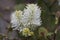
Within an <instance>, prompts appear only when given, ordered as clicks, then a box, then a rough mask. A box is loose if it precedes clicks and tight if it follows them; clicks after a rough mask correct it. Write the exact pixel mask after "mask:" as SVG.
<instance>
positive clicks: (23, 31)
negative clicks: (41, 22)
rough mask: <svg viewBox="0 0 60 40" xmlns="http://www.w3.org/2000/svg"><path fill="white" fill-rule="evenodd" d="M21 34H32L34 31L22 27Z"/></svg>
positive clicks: (26, 35)
mask: <svg viewBox="0 0 60 40" xmlns="http://www.w3.org/2000/svg"><path fill="white" fill-rule="evenodd" d="M22 35H23V36H25V37H28V36H32V35H34V32H32V31H30V29H29V28H23V30H22Z"/></svg>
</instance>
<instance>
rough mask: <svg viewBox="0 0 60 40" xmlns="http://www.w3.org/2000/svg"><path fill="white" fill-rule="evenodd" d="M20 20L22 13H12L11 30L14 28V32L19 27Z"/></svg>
mask: <svg viewBox="0 0 60 40" xmlns="http://www.w3.org/2000/svg"><path fill="white" fill-rule="evenodd" d="M21 19H22V11H21V10H19V11H14V12H13V13H12V14H11V24H12V28H14V30H17V29H18V28H19V27H20V24H21Z"/></svg>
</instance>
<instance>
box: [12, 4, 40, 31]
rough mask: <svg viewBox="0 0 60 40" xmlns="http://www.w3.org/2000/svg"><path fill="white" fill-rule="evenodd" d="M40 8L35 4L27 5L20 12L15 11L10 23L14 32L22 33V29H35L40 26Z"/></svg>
mask: <svg viewBox="0 0 60 40" xmlns="http://www.w3.org/2000/svg"><path fill="white" fill-rule="evenodd" d="M40 9H41V8H39V6H37V4H27V6H26V8H25V9H24V10H23V11H21V10H19V11H15V12H13V13H12V15H11V23H12V27H13V28H14V30H19V31H20V32H21V31H23V28H32V29H34V28H36V27H37V26H40V25H41V17H40V16H41V10H40Z"/></svg>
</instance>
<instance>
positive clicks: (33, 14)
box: [23, 4, 41, 26]
mask: <svg viewBox="0 0 60 40" xmlns="http://www.w3.org/2000/svg"><path fill="white" fill-rule="evenodd" d="M40 15H41V10H40V8H39V7H38V6H37V4H27V6H26V8H25V9H24V17H23V23H24V24H25V25H30V24H32V25H37V26H40V25H41V18H40Z"/></svg>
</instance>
